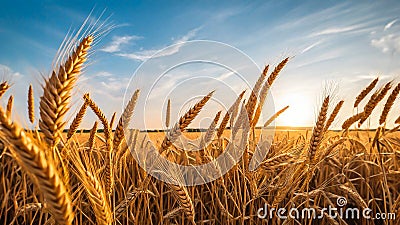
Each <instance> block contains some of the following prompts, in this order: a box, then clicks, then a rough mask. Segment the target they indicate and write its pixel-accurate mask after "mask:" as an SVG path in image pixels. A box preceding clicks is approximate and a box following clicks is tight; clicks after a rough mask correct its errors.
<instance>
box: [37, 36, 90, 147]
mask: <svg viewBox="0 0 400 225" xmlns="http://www.w3.org/2000/svg"><path fill="white" fill-rule="evenodd" d="M92 42H93V36H88V37H85V38H83V40H82V41H81V43H80V44H79V45H78V47H77V48H76V50H75V51H74V52H73V53H72V54H71V55H70V56H69V57H68V59H67V61H66V62H65V64H64V65H60V67H59V70H58V72H56V71H53V73H52V75H51V77H50V78H49V79H48V80H46V82H45V87H44V91H43V96H42V97H41V98H40V120H39V127H40V129H41V130H42V132H43V133H44V136H45V139H46V141H47V143H48V144H49V145H50V146H56V145H57V143H58V142H59V141H60V140H61V133H62V131H63V128H64V126H65V124H66V122H64V121H63V117H64V116H65V114H66V113H67V112H68V110H69V107H68V105H69V100H70V98H71V90H72V88H73V87H74V85H75V83H76V80H77V77H78V75H79V74H80V73H81V69H82V66H83V63H84V62H85V61H86V57H87V54H88V50H89V49H90V46H91V44H92Z"/></svg>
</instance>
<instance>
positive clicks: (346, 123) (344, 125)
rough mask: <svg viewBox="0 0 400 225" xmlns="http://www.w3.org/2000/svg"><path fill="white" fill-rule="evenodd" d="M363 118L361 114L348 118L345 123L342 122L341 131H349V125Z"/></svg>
mask: <svg viewBox="0 0 400 225" xmlns="http://www.w3.org/2000/svg"><path fill="white" fill-rule="evenodd" d="M363 117H364V113H363V112H361V113H358V114H356V115H353V116H351V117H350V118H348V119H347V120H346V121H344V122H343V124H342V129H343V130H347V129H349V128H350V127H351V125H353V124H354V123H355V122H357V121H359V120H360V119H362V118H363Z"/></svg>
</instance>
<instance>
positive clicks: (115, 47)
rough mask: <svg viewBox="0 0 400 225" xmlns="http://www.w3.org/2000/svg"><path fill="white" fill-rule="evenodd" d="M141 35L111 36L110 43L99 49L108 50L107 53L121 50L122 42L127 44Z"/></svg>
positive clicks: (138, 38)
mask: <svg viewBox="0 0 400 225" xmlns="http://www.w3.org/2000/svg"><path fill="white" fill-rule="evenodd" d="M142 38H143V37H140V36H136V35H132V36H114V37H113V38H112V41H111V43H110V44H108V45H107V46H106V47H104V48H103V49H101V51H103V52H109V53H114V52H119V51H121V45H124V44H129V43H131V41H136V40H140V39H142Z"/></svg>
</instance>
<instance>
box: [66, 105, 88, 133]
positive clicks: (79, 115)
mask: <svg viewBox="0 0 400 225" xmlns="http://www.w3.org/2000/svg"><path fill="white" fill-rule="evenodd" d="M87 106H88V105H87V104H86V102H84V103H83V105H82V106H81V108H80V109H79V112H78V113H77V114H76V116H75V118H74V120H72V123H71V125H70V127H69V129H68V133H67V140H68V139H70V138H71V137H72V135H74V134H75V132H76V130H77V129H78V127H79V125H80V124H81V123H82V119H83V116H84V115H85V113H86V109H87Z"/></svg>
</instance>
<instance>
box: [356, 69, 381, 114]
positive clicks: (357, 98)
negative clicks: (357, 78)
mask: <svg viewBox="0 0 400 225" xmlns="http://www.w3.org/2000/svg"><path fill="white" fill-rule="evenodd" d="M378 81H379V77H377V78H375V79H374V80H373V81H372V82H371V83H370V84H369V85H368V86H367V87H366V88H365V89H364V90H362V91H361V93H360V94H359V95H358V96H357V97H356V101H355V102H354V108H356V107H357V106H358V105H359V104H360V102H361V101H362V100H363V99H364V98H365V96H367V95H368V94H369V93H370V92H371V91H372V89H374V88H375V86H376V84H377V83H378Z"/></svg>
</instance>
